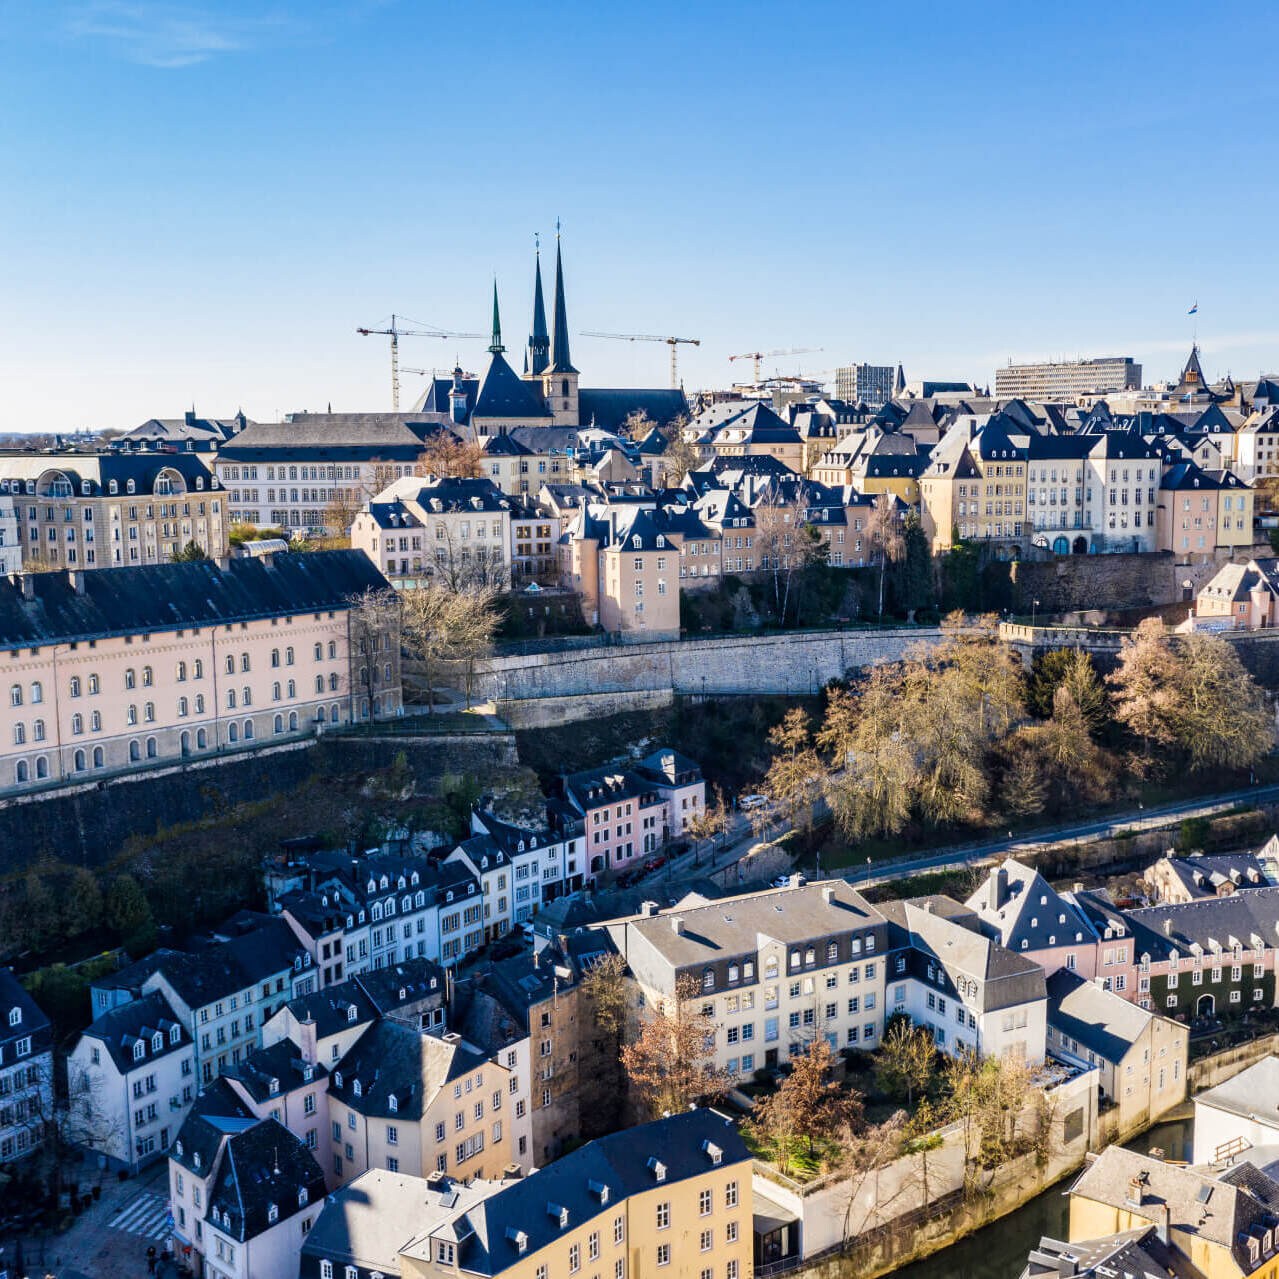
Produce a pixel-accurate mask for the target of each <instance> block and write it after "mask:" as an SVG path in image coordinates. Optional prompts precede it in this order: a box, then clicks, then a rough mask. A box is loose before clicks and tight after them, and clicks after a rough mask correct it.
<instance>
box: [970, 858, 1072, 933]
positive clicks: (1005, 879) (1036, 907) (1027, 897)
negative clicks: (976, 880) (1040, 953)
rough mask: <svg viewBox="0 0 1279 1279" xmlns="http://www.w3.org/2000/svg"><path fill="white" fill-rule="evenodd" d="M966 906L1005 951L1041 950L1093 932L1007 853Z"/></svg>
mask: <svg viewBox="0 0 1279 1279" xmlns="http://www.w3.org/2000/svg"><path fill="white" fill-rule="evenodd" d="M1000 871H1002V872H1003V875H1002V876H1001V875H1000V873H999V872H1000ZM967 905H968V908H969V909H970V910H972V911H975V912H976V913H977V916H978V918H980V919H981V921H982V924H983V926H984V927H985V928H986V929H988V930H989V931H990V932H991V933H992V935H993V936H995V937H997V938H998V939H999V941H1000V942H1001V943H1002V944H1003V945H1004V946H1006V947H1007V948H1008V949H1009V950H1016V951H1021V950H1031V951H1036V950H1047V949H1049V948H1051V947H1054V946H1069V945H1073V944H1075V943H1077V942H1089V941H1092V940H1093V939H1094V936H1095V934H1094V933H1093V930H1092V926H1091V925H1090V924H1089V923H1088V921H1087V919H1086V918H1085V917H1084V915H1083V914H1082V913H1081V912H1080V911H1079V910H1078V909H1077V908H1076V907H1075V906H1074V905H1073V904H1072V903H1071V902H1069V901H1067V900H1066V899H1065V898H1063V897H1062V896H1060V895H1059V894H1058V892H1057V890H1056V889H1055V888H1053V887H1052V885H1051V884H1049V882H1048V881H1047V880H1046V879H1045V878H1044V877H1043V876H1042V875H1041V874H1040V873H1039V872H1038V871H1037V870H1035V869H1034V868H1033V867H1031V866H1023V865H1022V864H1021V862H1018V861H1014V860H1013V859H1012V858H1011V857H1010V858H1008V859H1006V860H1005V861H1004V863H1003V864H1002V865H1001V866H998V867H995V868H992V869H991V870H990V871H989V873H988V874H987V876H986V879H985V881H984V882H983V883H982V884H981V885H980V887H978V889H977V890H976V892H974V893H973V894H972V896H971V897H969V898H968V902H967ZM1023 943H1024V944H1023Z"/></svg>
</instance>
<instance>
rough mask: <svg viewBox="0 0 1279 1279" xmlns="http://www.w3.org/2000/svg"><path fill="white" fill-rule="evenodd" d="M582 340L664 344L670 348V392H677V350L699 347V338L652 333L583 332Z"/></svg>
mask: <svg viewBox="0 0 1279 1279" xmlns="http://www.w3.org/2000/svg"><path fill="white" fill-rule="evenodd" d="M582 336H583V337H584V338H615V339H616V340H617V341H619V342H665V343H666V345H667V346H669V347H670V348H671V390H672V391H678V390H679V348H680V347H681V346H701V344H702V339H701V338H664V337H659V336H657V335H656V334H653V333H594V332H584V333H583V334H582Z"/></svg>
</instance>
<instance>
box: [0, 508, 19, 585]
mask: <svg viewBox="0 0 1279 1279" xmlns="http://www.w3.org/2000/svg"><path fill="white" fill-rule="evenodd" d="M21 572H22V541H21V539H20V538H19V537H18V509H17V506H16V505H15V504H14V500H13V498H12V497H11V496H10V495H9V494H8V493H5V492H4V491H3V490H2V489H0V577H8V576H9V574H10V573H21Z"/></svg>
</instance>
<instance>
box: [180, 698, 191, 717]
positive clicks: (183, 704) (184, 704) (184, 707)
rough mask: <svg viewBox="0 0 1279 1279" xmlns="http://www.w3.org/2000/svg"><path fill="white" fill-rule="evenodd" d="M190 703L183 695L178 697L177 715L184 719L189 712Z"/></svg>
mask: <svg viewBox="0 0 1279 1279" xmlns="http://www.w3.org/2000/svg"><path fill="white" fill-rule="evenodd" d="M190 710H191V703H190V702H188V701H187V699H186V698H185V697H179V698H178V716H179V717H180V718H182V719H185V718H186V717H187V715H188V714H190Z"/></svg>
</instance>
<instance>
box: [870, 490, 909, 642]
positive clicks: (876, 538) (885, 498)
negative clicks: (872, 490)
mask: <svg viewBox="0 0 1279 1279" xmlns="http://www.w3.org/2000/svg"><path fill="white" fill-rule="evenodd" d="M866 537H867V540H868V541H869V542H870V547H871V552H872V554H873V555H874V556H875V558H876V560H878V561H879V616H880V619H881V620H882V619H883V616H884V574H885V572H886V571H887V569H888V565H889V564H890V563H892V564H896V563H897V561H898V560H900V559H901V557H902V556H903V555H904V554H905V553H906V536H905V534H904V533H903V531H902V521H901V516H900V515H898V513H897V499H896V498H895V497H894V496H893V495H892V494H891V493H881V494H880V495H879V496H878V497H877V498H876V499H875V503H874V505H873V506H872V507H871V511H870V515H869V517H868V518H867V520H866Z"/></svg>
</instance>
